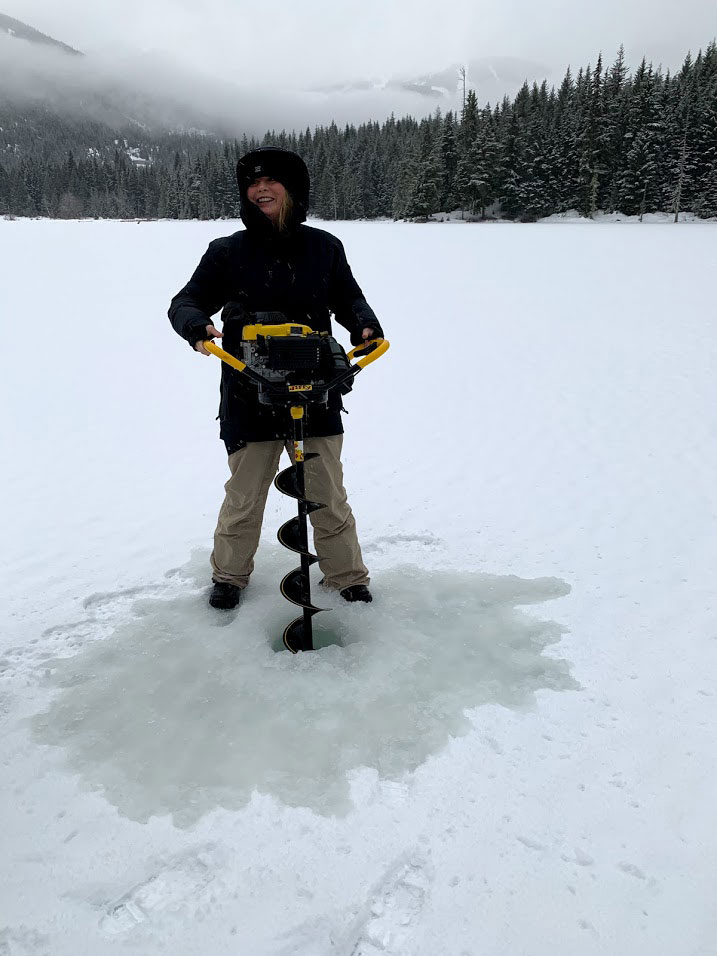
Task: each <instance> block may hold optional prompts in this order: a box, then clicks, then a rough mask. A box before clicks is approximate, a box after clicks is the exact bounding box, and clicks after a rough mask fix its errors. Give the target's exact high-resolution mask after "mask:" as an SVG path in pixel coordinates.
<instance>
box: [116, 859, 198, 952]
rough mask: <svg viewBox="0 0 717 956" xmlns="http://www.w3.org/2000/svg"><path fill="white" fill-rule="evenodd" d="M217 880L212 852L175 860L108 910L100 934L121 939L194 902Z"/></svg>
mask: <svg viewBox="0 0 717 956" xmlns="http://www.w3.org/2000/svg"><path fill="white" fill-rule="evenodd" d="M214 876H215V869H214V865H213V863H212V858H211V850H210V848H205V849H204V850H200V851H199V852H196V851H195V852H193V853H191V854H182V855H180V856H177V857H174V858H173V860H171V861H170V862H169V863H168V864H167V865H166V866H164V867H162V868H161V869H160V870H159V871H158V872H156V873H153V874H152V875H151V876H150V877H148V878H147V879H146V880H144V881H143V882H142V883H138V884H137V885H136V886H133V887H132V889H130V890H128V891H127V892H126V893H124V894H123V895H122V896H121V897H120V898H119V899H117V900H115V902H114V903H111V904H110V905H109V906H108V907H106V911H105V914H104V916H103V917H102V919H101V920H100V930H101V931H102V932H103V933H104V934H105V935H106V936H119V935H122V934H124V933H127V932H129V931H130V930H132V929H134V927H135V926H137V925H138V924H139V923H144V922H145V921H146V920H148V919H151V918H152V917H153V916H154V915H156V914H159V913H162V912H167V911H172V910H177V909H179V908H180V907H181V906H183V905H184V904H186V903H187V902H189V901H193V902H194V901H196V897H197V895H198V894H199V893H200V892H201V890H203V889H204V887H206V886H207V885H208V884H209V883H211V881H212V880H213V879H214Z"/></svg>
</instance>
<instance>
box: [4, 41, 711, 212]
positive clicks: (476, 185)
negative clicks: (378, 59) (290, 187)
mask: <svg viewBox="0 0 717 956" xmlns="http://www.w3.org/2000/svg"><path fill="white" fill-rule="evenodd" d="M44 121H45V122H46V123H47V122H50V120H49V118H48V117H45V119H44ZM52 123H54V124H55V127H56V129H55V130H54V136H52V137H46V138H45V140H44V141H43V140H42V130H43V129H44V128H45V127H43V125H42V124H43V120H42V119H38V118H37V117H35V119H34V126H33V124H32V123H31V124H30V127H31V128H30V131H29V132H28V128H27V121H26V118H18V117H17V116H14V117H13V116H10V117H8V116H7V115H5V116H3V115H2V112H1V111H0V130H3V132H0V147H1V146H2V137H3V134H4V135H5V137H6V138H8V137H9V127H10V126H13V125H14V130H15V134H16V135H15V144H14V145H13V146H12V148H10V147H9V146H6V147H5V149H1V148H0V214H5V215H17V216H48V217H52V218H80V217H99V218H122V219H124V218H147V219H156V218H161V219H164V218H170V219H216V218H235V217H237V216H238V213H239V206H238V194H237V187H236V182H235V173H234V170H235V165H236V161H237V159H238V157H239V156H240V155H242V154H243V153H244V152H246V151H247V150H248V149H250V148H253V147H255V146H258V145H280V146H285V147H287V148H289V149H293V150H295V151H296V152H298V153H299V154H300V155H301V156H302V157H303V158H304V160H305V161H306V163H307V165H308V167H309V172H310V174H311V181H312V191H311V200H310V210H309V211H310V213H311V214H313V215H316V216H319V217H321V218H324V219H364V218H365V219H372V218H377V217H390V218H394V219H416V220H425V219H427V218H428V217H430V216H432V215H434V214H436V213H439V212H447V211H451V210H457V209H461V210H465V211H466V212H467V213H468V214H471V215H474V216H479V217H486V216H493V215H501V216H503V217H505V218H509V219H515V220H521V221H534V220H536V219H538V218H540V217H543V216H548V215H551V214H553V213H561V212H565V211H567V210H570V209H577V210H578V211H579V212H581V213H582V214H583V215H586V216H592V215H593V214H594V213H595V212H596V211H597V210H605V211H607V212H614V211H620V212H622V213H625V214H632V215H634V214H642V213H644V212H657V211H670V212H672V213H675V214H677V213H678V212H679V211H688V210H689V211H691V212H693V213H695V214H696V215H699V216H703V217H713V216H717V44H715V42H714V41H713V42H712V43H710V45H709V46H708V47H707V49H706V50H705V51H704V52H701V53H700V54H699V55H698V56H697V57H695V58H693V57H691V56H690V55H688V56H687V58H686V59H685V61H684V63H683V65H682V67H681V69H680V70H679V72H677V73H675V74H674V75H671V74H670V73H669V72H667V73H664V72H663V71H662V70H661V69H660V68H655V67H653V66H652V65H651V64H648V63H647V62H645V61H644V60H643V62H642V63H641V64H640V66H639V67H638V68H637V69H636V70H635V71H634V72H633V73H632V74H630V73H629V71H628V68H627V66H626V64H625V57H624V52H623V50H622V49H621V50H620V52H619V53H618V55H617V57H616V59H615V61H614V62H613V63H612V64H611V65H609V66H605V65H604V64H603V62H602V58H601V57H599V58H598V60H597V63H596V64H595V66H594V67H593V66H587V67H585V68H581V69H580V70H579V71H578V72H577V74H575V75H574V74H573V73H572V71H571V70H570V69H568V71H567V73H566V75H565V78H564V79H563V81H562V83H561V84H560V86H559V87H558V88H557V89H556V88H550V89H549V88H548V85H547V83H546V82H543V83H542V84H541V85H538V84H537V83H536V84H533V85H532V86H529V85H528V84H527V83H526V84H524V86H523V87H522V89H521V90H520V91H519V92H518V93H517V95H516V96H515V97H514V98H513V99H512V100H511V99H509V98H507V97H506V98H505V99H503V101H502V102H501V103H500V104H498V105H497V106H495V107H491V106H489V105H488V106H485V107H484V108H481V107H479V105H478V98H477V95H476V92H475V91H474V90H472V89H471V90H468V92H467V95H466V98H465V103H464V105H463V108H462V110H461V111H460V112H458V113H453V112H447V113H445V115H444V114H442V113H441V112H440V111H436V113H435V114H434V115H433V116H431V117H428V118H425V119H422V120H416V119H414V118H411V117H405V118H402V119H396V118H394V117H393V116H392V117H391V118H390V119H388V120H386V121H385V122H383V123H382V124H379V123H377V122H376V123H374V122H369V123H365V124H362V125H360V126H353V125H347V126H345V127H343V128H339V127H338V126H337V125H336V124H335V123H332V124H331V125H330V126H325V127H318V128H316V129H315V130H314V131H313V132H312V131H311V130H309V129H308V128H307V129H306V130H305V131H304V132H302V133H299V134H296V133H286V132H282V133H278V134H277V133H276V132H270V133H267V134H266V135H265V136H264V137H263V138H262V139H260V140H257V139H255V138H247V137H243V138H242V139H241V140H232V141H222V140H219V139H216V138H214V137H210V136H206V135H202V134H194V135H191V134H164V135H161V136H154V137H148V136H144V137H143V136H138V134H137V132H136V131H134V132H133V133H131V134H128V133H127V132H125V133H124V135H123V136H122V137H119V138H118V137H117V134H112V133H110V132H109V131H108V130H107V129H106V128H102V127H101V126H100V124H97V127H96V128H95V129H86V128H85V129H81V130H80V129H77V128H75V129H74V130H72V131H70V132H68V130H67V128H66V127H65V126H63V124H62V123H61V122H60V121H59V120H57V118H52ZM3 124H4V125H3ZM23 137H24V139H23ZM78 144H79V148H78ZM58 150H61V153H58Z"/></svg>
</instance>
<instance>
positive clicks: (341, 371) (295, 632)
mask: <svg viewBox="0 0 717 956" xmlns="http://www.w3.org/2000/svg"><path fill="white" fill-rule="evenodd" d="M263 315H266V316H267V317H271V318H272V319H276V318H284V316H283V315H281V314H280V313H258V314H257V317H259V316H263ZM204 346H205V348H206V349H207V350H208V351H209V352H211V353H212V354H213V355H216V356H217V357H218V358H220V359H221V360H222V361H223V362H226V363H227V364H228V365H230V366H231V367H232V368H234V369H236V370H237V371H238V372H241V373H242V375H244V376H245V377H246V378H248V379H249V380H250V381H251V382H253V383H254V385H255V386H256V387H257V389H258V396H259V401H260V402H262V403H264V404H268V405H274V406H281V407H284V408H286V409H288V411H289V414H290V415H291V420H292V426H293V441H294V453H293V464H292V465H290V466H289V467H288V468H285V469H284V470H283V471H280V472H279V474H278V475H277V476H276V478H275V479H274V484H275V486H276V487H277V488H278V489H279V491H280V492H282V494H285V495H289V497H291V498H295V499H296V501H297V507H298V513H297V515H296V517H294V518H291V519H289V521H287V522H286V523H285V524H283V525H282V526H281V527H280V528H279V531H278V535H277V536H278V539H279V541H280V542H281V544H282V545H283V546H284V547H285V548H288V549H289V550H290V551H294V552H295V553H296V554H298V555H300V556H301V564H300V566H299V567H298V568H295V569H294V570H293V571H289V573H288V574H287V575H285V576H284V578H283V579H282V581H281V585H280V589H281V593H282V594H283V595H284V597H285V598H286V599H287V600H288V601H291V602H292V603H293V604H297V605H298V606H299V607H301V608H302V609H303V613H302V615H301V617H298V618H296V620H294V621H291V623H290V624H288V625H287V626H286V628H285V630H284V634H283V641H284V645H285V646H286V647H287V648H288V650H290V651H291V652H292V654H297V653H298V652H299V651H311V650H313V649H314V643H313V631H312V618H313V616H314V614H318V613H319V611H321V610H323V609H322V608H319V607H316V606H315V605H314V604H313V603H312V600H311V582H310V579H309V568H310V567H311V565H312V564H315V563H316V562H317V561H318V558H317V556H316V555H315V554H312V553H311V552H310V551H309V536H308V525H307V518H308V516H309V515H310V514H311V513H312V512H314V511H318V509H319V508H324V507H325V505H324V504H323V503H321V502H318V501H309V499H308V498H307V497H306V487H305V475H304V465H305V463H306V462H307V461H309V460H310V459H312V458H318V457H319V456H318V455H316V454H307V453H306V452H305V451H304V425H305V422H306V418H307V415H308V414H309V413H310V408H311V406H312V405H325V404H326V403H327V401H328V397H329V393H330V392H332V391H333V390H334V389H337V388H339V389H341V390H342V391H343V392H347V391H349V390H350V388H351V384H352V382H353V379H354V378H355V377H356V375H358V373H359V372H360V371H361V370H362V369H364V368H365V367H366V366H367V365H369V364H370V363H371V362H374V361H375V360H376V359H377V358H379V356H381V355H383V354H384V352H385V351H386V350H387V349H388V347H389V343H388V342H387V341H386V340H385V339H381V338H378V339H371V340H369V341H367V342H366V344H365V345H360V346H358V347H357V348H354V349H352V350H351V351H350V352H349V353H348V355H347V354H346V352H344V350H343V348H342V347H341V345H340V344H339V343H338V342H337V341H336V339H334V338H333V337H332V336H330V335H329V334H328V333H326V332H314V331H312V330H311V329H310V328H309V326H307V325H299V324H294V323H291V322H279V323H277V324H264V323H258V324H255V325H245V326H244V328H243V332H242V340H241V352H242V358H243V361H242V359H239V358H237V357H236V356H235V355H232V354H230V353H229V352H226V351H224V349H221V348H219V346H217V345H215V344H214V343H213V342H211V341H207V342H204ZM354 359H357V361H356V362H353V360H354ZM352 363H353V364H352Z"/></svg>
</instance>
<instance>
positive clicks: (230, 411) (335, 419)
mask: <svg viewBox="0 0 717 956" xmlns="http://www.w3.org/2000/svg"><path fill="white" fill-rule="evenodd" d="M259 215H260V216H262V217H263V213H259ZM272 232H273V230H272ZM220 309H222V310H223V311H222V322H223V323H224V328H223V330H222V331H223V333H224V337H223V339H222V341H221V345H222V348H224V349H226V351H228V352H232V353H234V354H240V353H239V352H238V348H237V346H238V343H239V340H240V339H241V331H242V327H243V326H244V325H245V324H246V323H247V322H251V321H252V318H251V313H253V312H271V311H276V312H283V313H284V314H285V315H286V317H287V320H288V321H291V322H297V323H298V322H301V323H303V324H305V325H309V326H311V328H312V329H314V330H315V331H317V332H329V333H330V332H331V313H333V314H334V316H335V318H336V321H337V322H338V323H339V324H340V325H343V327H344V328H345V329H347V330H348V331H349V333H350V336H351V343H352V345H358V344H360V342H361V341H362V338H361V333H362V330H363V329H364V328H365V327H370V328H373V329H375V330H376V333H377V334H378V335H383V332H382V329H381V326H380V324H379V322H378V319H377V318H376V316H375V315H374V313H373V310H372V309H371V307H370V306H369V304H368V303H367V302H366V300H365V299H364V297H363V293H362V292H361V289H360V288H359V286H358V283H357V282H356V280H355V279H354V277H353V275H352V273H351V269H350V267H349V264H348V262H347V261H346V254H345V252H344V248H343V246H342V244H341V242H340V241H339V240H338V239H337V238H336V237H335V236H332V235H331V234H330V233H328V232H324V231H323V230H322V229H314V228H313V227H310V226H306V225H297V226H295V227H294V228H293V229H292V231H291V232H290V234H289V235H287V236H284V235H279V234H273V235H272V234H271V233H269V231H268V230H263V231H262V230H259V229H247V230H243V231H240V232H236V233H234V235H232V236H227V237H226V238H223V239H216V240H215V241H214V242H212V243H210V244H209V248H208V249H207V251H206V253H205V254H204V256H203V257H202V260H201V262H200V263H199V265H198V266H197V269H196V271H195V272H194V275H193V276H192V278H191V279H190V280H189V282H188V283H187V285H186V286H185V287H184V288H183V289H182V290H181V291H180V292H179V293H177V295H176V296H175V297H174V298H173V299H172V303H171V305H170V308H169V318H170V320H171V322H172V325H173V326H174V329H175V331H176V332H178V333H179V335H181V336H183V337H184V338H185V339H186V340H187V341H188V342H189V344H190V345H192V346H194V343H195V342H196V341H198V340H199V339H200V338H203V337H204V336H203V335H202V334H201V333H202V332H203V330H204V329H205V328H206V326H207V325H208V324H209V323H210V321H211V317H212V316H213V315H214V314H215V313H216V312H218V311H219V310H220ZM340 409H341V397H340V395H339V394H338V390H336V391H335V392H332V393H331V394H330V398H329V404H328V407H322V406H311V407H310V410H309V412H308V415H307V421H306V434H307V436H315V437H318V436H325V435H336V434H340V433H341V432H343V426H342V423H341V415H340ZM219 419H220V435H221V437H222V439H223V440H224V442H225V444H226V446H227V452H228V453H229V454H231V453H232V452H233V451H236V450H237V449H238V448H241V447H243V445H244V444H245V443H246V442H248V441H269V440H271V439H275V438H288V437H290V436H291V434H292V429H291V419H290V417H289V415H288V412H287V411H286V410H284V409H276V410H275V409H273V408H271V407H270V406H268V405H261V404H260V403H259V401H258V398H257V396H256V390H255V387H254V386H253V385H252V384H251V383H250V382H248V381H247V380H246V379H245V378H244V377H243V376H242V375H241V373H239V372H236V371H234V370H233V369H232V368H230V367H229V366H228V365H226V363H224V362H223V363H222V379H221V401H220V409H219Z"/></svg>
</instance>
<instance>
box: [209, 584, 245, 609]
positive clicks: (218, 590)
mask: <svg viewBox="0 0 717 956" xmlns="http://www.w3.org/2000/svg"><path fill="white" fill-rule="evenodd" d="M240 597H241V588H240V587H237V585H236V584H225V583H224V582H223V581H215V582H214V587H213V588H212V591H211V594H210V595H209V603H210V605H211V606H212V607H216V608H219V609H220V610H222V611H231V609H232V608H233V607H236V606H237V604H238V603H239V599H240Z"/></svg>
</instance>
